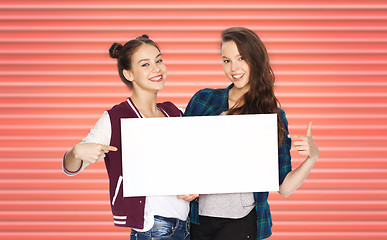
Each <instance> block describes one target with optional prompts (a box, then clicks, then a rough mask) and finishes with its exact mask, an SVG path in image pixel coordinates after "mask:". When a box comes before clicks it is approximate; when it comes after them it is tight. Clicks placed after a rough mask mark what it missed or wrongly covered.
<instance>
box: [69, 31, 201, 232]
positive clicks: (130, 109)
mask: <svg viewBox="0 0 387 240" xmlns="http://www.w3.org/2000/svg"><path fill="white" fill-rule="evenodd" d="M109 53H110V56H111V57H112V58H116V59H117V66H118V74H119V76H120V78H121V80H122V81H123V82H124V83H125V84H126V85H127V86H129V87H130V88H131V89H132V95H131V97H129V98H128V99H127V100H126V101H124V102H122V103H120V104H117V105H115V106H113V107H112V108H111V109H110V110H107V111H105V112H104V113H103V115H102V117H101V118H100V119H99V120H98V122H97V123H96V125H95V127H94V128H93V129H91V131H90V133H89V134H88V135H87V137H86V138H84V139H83V141H82V142H81V143H78V144H76V145H75V146H74V147H73V148H71V149H70V150H69V151H68V152H67V153H66V154H65V156H64V159H63V171H64V172H65V173H66V174H67V175H70V176H73V175H76V174H78V173H80V172H81V171H82V170H83V169H84V168H85V167H87V166H88V165H90V164H93V163H95V162H97V161H98V160H99V159H101V158H104V161H105V165H106V169H107V172H108V177H109V192H110V205H111V209H112V213H113V219H114V225H115V226H118V227H130V228H132V229H131V234H130V239H131V240H133V239H138V240H148V239H149V240H150V239H159V238H162V239H171V240H183V239H184V240H189V239H190V235H189V224H188V223H189V222H188V221H187V217H188V213H189V201H190V200H192V199H194V198H196V197H197V195H179V196H148V197H145V196H144V197H123V188H122V163H121V149H122V146H121V129H120V119H121V118H149V117H181V116H182V112H181V111H180V110H179V109H178V108H177V107H176V106H175V105H174V104H173V103H171V102H163V103H157V93H158V91H160V90H161V89H163V88H164V84H165V80H166V77H167V68H166V66H165V64H164V62H163V60H162V56H161V53H160V49H159V47H158V46H157V45H156V43H154V42H153V41H152V40H151V39H149V37H148V36H147V35H142V36H140V37H138V38H136V39H132V40H130V41H128V42H127V43H125V45H123V46H122V45H121V44H119V43H114V44H113V45H112V46H111V48H110V49H109ZM149 148H150V149H151V148H152V144H149ZM171 151H173V146H171ZM162 174H163V173H162V172H160V177H162ZM141 180H142V179H138V181H141Z"/></svg>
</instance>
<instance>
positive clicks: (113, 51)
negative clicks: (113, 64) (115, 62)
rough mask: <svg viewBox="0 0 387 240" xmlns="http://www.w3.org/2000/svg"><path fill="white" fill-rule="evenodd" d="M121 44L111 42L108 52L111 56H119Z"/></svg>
mask: <svg viewBox="0 0 387 240" xmlns="http://www.w3.org/2000/svg"><path fill="white" fill-rule="evenodd" d="M121 48H122V45H121V44H120V43H113V44H112V46H111V47H110V48H109V54H110V57H112V58H119V57H120V51H121Z"/></svg>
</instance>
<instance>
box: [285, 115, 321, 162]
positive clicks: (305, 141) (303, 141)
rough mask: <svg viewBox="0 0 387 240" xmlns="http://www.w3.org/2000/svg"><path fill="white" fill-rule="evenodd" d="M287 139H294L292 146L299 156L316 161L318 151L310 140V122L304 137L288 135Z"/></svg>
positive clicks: (311, 139)
mask: <svg viewBox="0 0 387 240" xmlns="http://www.w3.org/2000/svg"><path fill="white" fill-rule="evenodd" d="M288 137H289V138H292V139H296V141H294V146H295V147H296V150H297V151H298V153H299V154H301V155H306V156H308V157H309V158H313V159H315V160H317V158H318V156H319V154H320V150H319V149H318V147H317V145H316V143H315V142H314V141H313V138H312V122H309V124H308V128H307V130H306V136H303V135H297V134H289V135H288Z"/></svg>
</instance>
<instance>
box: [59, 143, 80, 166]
mask: <svg viewBox="0 0 387 240" xmlns="http://www.w3.org/2000/svg"><path fill="white" fill-rule="evenodd" d="M74 147H75V146H74ZM74 147H73V148H71V149H70V150H69V151H68V152H67V153H66V155H65V156H64V158H63V161H64V162H63V164H64V167H65V168H66V169H67V170H68V171H70V172H75V171H77V170H79V168H80V167H81V166H82V160H81V159H79V158H77V157H76V156H75V153H74Z"/></svg>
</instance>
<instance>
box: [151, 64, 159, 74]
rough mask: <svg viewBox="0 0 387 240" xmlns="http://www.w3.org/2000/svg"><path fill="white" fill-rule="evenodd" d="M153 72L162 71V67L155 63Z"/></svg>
mask: <svg viewBox="0 0 387 240" xmlns="http://www.w3.org/2000/svg"><path fill="white" fill-rule="evenodd" d="M152 72H160V67H159V66H157V64H154V65H153V69H152Z"/></svg>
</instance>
